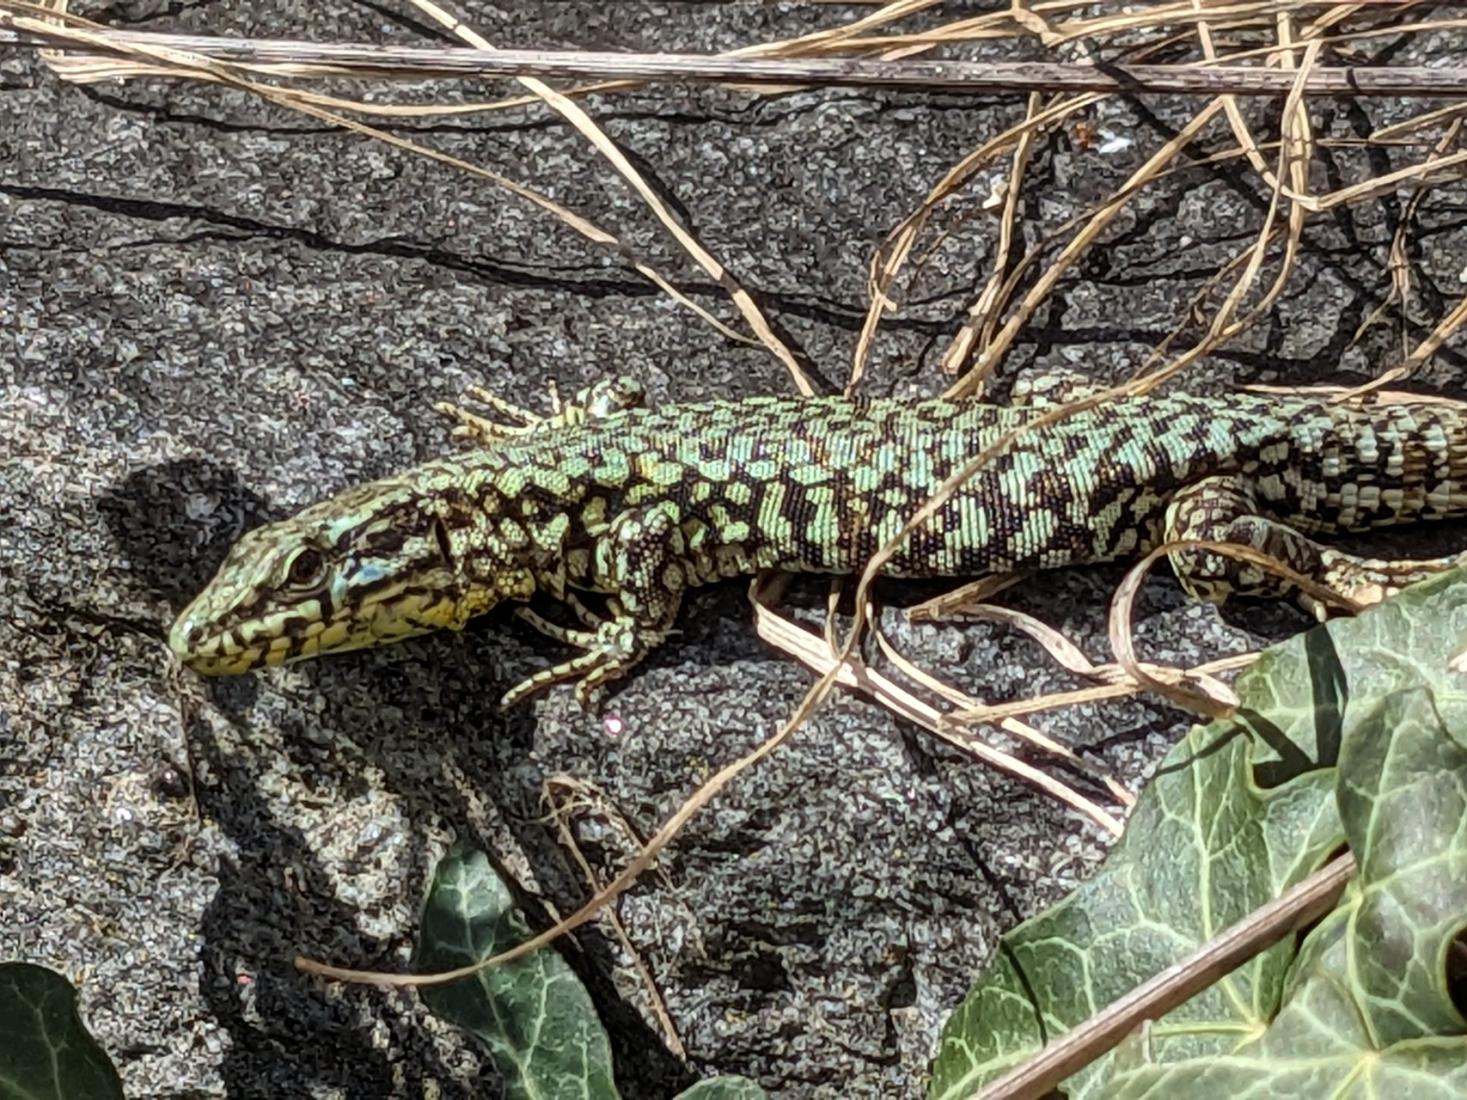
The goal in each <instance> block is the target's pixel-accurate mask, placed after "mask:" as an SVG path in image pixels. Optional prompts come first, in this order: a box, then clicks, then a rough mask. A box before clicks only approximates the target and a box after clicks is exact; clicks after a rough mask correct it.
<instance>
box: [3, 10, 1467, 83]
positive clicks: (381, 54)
mask: <svg viewBox="0 0 1467 1100" xmlns="http://www.w3.org/2000/svg"><path fill="white" fill-rule="evenodd" d="M0 18H4V17H3V14H0ZM0 45H15V46H36V47H45V48H48V49H64V50H67V51H69V52H75V51H78V50H81V51H82V52H86V53H96V52H98V50H99V48H100V47H102V46H111V45H115V46H116V48H117V49H118V51H119V52H125V51H126V50H128V49H135V48H137V47H155V48H156V47H166V48H168V49H173V50H187V51H189V52H190V53H197V54H201V55H203V56H205V57H209V58H212V59H214V60H216V61H228V62H232V63H235V64H241V65H258V66H265V65H268V66H288V67H290V68H289V69H287V70H285V71H286V72H288V73H289V75H292V76H321V77H324V76H371V77H376V78H402V79H412V80H420V79H422V78H423V77H441V78H460V77H542V78H545V79H567V78H572V79H582V80H658V81H671V82H675V83H714V84H748V85H753V86H764V85H771V84H772V85H779V86H782V87H788V86H805V87H811V86H818V87H828V86H859V87H867V88H916V89H922V90H925V91H937V90H942V91H949V92H966V93H970V94H974V95H980V94H981V95H992V94H993V93H995V92H1003V93H1013V94H1019V93H1028V92H1036V91H1043V92H1064V91H1068V92H1132V93H1134V92H1163V93H1169V94H1174V95H1244V96H1286V95H1288V94H1289V93H1290V92H1291V91H1292V90H1293V89H1294V76H1293V73H1291V72H1289V71H1287V70H1279V69H1265V68H1262V67H1255V66H1246V65H1216V66H1208V67H1197V66H1189V65H1119V64H1118V65H1109V64H1108V65H1105V66H1098V65H1091V64H1073V63H1066V62H1054V61H913V60H905V61H880V60H868V59H865V58H841V57H825V58H785V57H772V58H744V57H729V56H726V55H711V54H684V53H609V52H602V51H597V50H481V49H472V48H467V47H422V46H378V45H373V44H371V43H366V42H307V41H300V40H296V39H289V38H220V37H215V36H212V35H193V34H157V33H152V32H145V31H107V32H106V33H105V34H104V35H103V36H102V41H101V42H100V43H97V44H94V45H92V46H88V47H83V46H81V45H80V44H78V43H77V42H75V41H68V40H67V39H66V38H64V37H62V36H60V35H54V36H53V35H51V34H50V33H48V32H47V31H46V30H45V29H44V28H41V27H36V26H28V27H27V28H26V29H24V30H14V29H12V30H0ZM302 68H308V69H309V70H310V71H309V72H303V71H299V70H300V69H302ZM1303 90H1304V92H1305V94H1307V95H1347V96H1352V97H1353V96H1461V95H1464V94H1467V67H1461V66H1455V67H1444V68H1429V67H1427V66H1424V65H1386V66H1366V65H1362V66H1334V67H1319V68H1316V69H1314V70H1313V71H1312V72H1311V73H1310V74H1309V79H1308V81H1307V82H1306V83H1305V84H1304V88H1303Z"/></svg>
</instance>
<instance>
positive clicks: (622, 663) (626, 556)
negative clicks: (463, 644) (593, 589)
mask: <svg viewBox="0 0 1467 1100" xmlns="http://www.w3.org/2000/svg"><path fill="white" fill-rule="evenodd" d="M685 551H686V548H685V546H684V545H683V536H682V530H681V529H680V528H679V526H678V511H677V506H676V505H675V504H671V503H669V502H663V503H660V504H653V505H647V506H646V507H642V508H633V509H629V510H628V511H626V512H623V513H622V514H621V515H619V516H618V517H617V518H616V519H615V520H613V521H612V523H611V525H610V527H609V528H608V530H607V532H606V534H605V535H603V536H602V537H601V539H600V540H599V541H598V542H597V545H596V549H595V555H594V566H593V568H594V579H595V582H596V585H597V587H598V588H601V589H604V590H605V591H606V592H608V593H609V595H608V596H607V600H606V604H607V608H608V609H609V610H610V612H611V614H610V616H609V617H608V618H607V619H605V620H604V621H602V622H600V623H599V624H598V625H597V626H596V628H595V629H594V630H570V629H566V628H563V627H559V626H556V625H555V624H553V623H550V622H548V621H546V620H545V619H542V618H541V617H540V616H538V615H535V614H534V613H533V612H522V614H521V617H522V618H524V619H526V621H528V622H530V624H531V625H532V626H534V627H535V628H536V629H538V630H540V631H541V632H542V633H544V634H547V635H549V636H550V637H552V638H555V639H557V640H559V641H562V642H565V643H567V644H569V645H573V646H576V647H577V648H579V649H582V650H584V651H585V652H583V653H581V654H580V655H578V656H576V657H573V658H571V659H570V660H569V661H564V662H562V663H560V664H558V665H555V666H554V667H552V668H548V669H545V670H544V671H543V672H537V673H535V675H533V676H531V677H529V678H528V679H526V680H523V681H521V682H520V683H518V684H516V685H515V686H514V687H513V688H511V689H510V690H509V691H507V692H506V693H505V695H504V698H503V699H502V700H501V705H502V706H505V707H510V706H513V705H514V704H516V703H518V702H521V701H522V700H525V699H528V698H529V697H530V696H532V695H535V694H536V693H538V692H540V691H542V690H544V689H545V688H547V687H549V686H550V685H551V684H557V683H560V682H562V681H565V680H575V681H577V683H576V699H577V700H578V701H579V702H580V703H581V705H582V706H586V705H588V704H589V702H590V699H591V695H592V694H593V693H594V692H595V691H596V690H597V689H598V688H600V687H601V686H602V685H604V684H606V683H609V682H610V681H612V680H616V679H619V678H621V677H622V676H625V675H626V674H627V672H628V671H630V670H631V669H632V667H633V666H635V665H636V664H637V663H638V662H639V661H641V660H642V659H643V658H644V657H646V656H647V654H648V653H650V652H651V651H652V650H653V649H655V648H656V647H657V646H658V645H659V644H661V643H662V642H663V641H664V640H665V639H666V638H667V636H668V635H669V634H670V633H671V632H672V627H673V623H674V622H675V621H676V619H677V613H678V608H679V607H680V606H681V605H682V599H683V592H684V591H685V590H686V589H687V586H688V571H687V569H686V567H685V566H684V564H683V559H684V556H685ZM582 619H583V621H585V616H582Z"/></svg>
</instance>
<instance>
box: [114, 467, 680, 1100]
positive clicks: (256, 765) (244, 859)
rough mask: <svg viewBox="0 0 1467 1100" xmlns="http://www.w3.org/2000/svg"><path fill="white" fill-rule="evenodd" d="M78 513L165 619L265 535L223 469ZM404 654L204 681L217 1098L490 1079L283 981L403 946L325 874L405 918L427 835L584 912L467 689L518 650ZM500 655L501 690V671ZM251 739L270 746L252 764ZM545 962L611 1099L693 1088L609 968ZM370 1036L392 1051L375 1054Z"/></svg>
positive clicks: (193, 731)
mask: <svg viewBox="0 0 1467 1100" xmlns="http://www.w3.org/2000/svg"><path fill="white" fill-rule="evenodd" d="M98 508H99V511H100V513H101V515H102V516H103V517H104V519H105V521H106V523H107V525H108V527H109V530H110V532H111V535H112V537H113V539H114V541H115V542H116V544H117V545H118V547H119V549H120V550H121V551H122V553H123V555H125V557H126V558H127V560H128V561H129V562H131V565H132V569H133V571H134V575H135V577H136V580H137V583H138V584H139V585H141V586H142V587H144V588H146V589H147V590H149V591H150V592H151V593H152V594H153V595H155V596H157V597H161V598H162V599H164V600H166V601H167V602H168V604H169V605H170V606H171V607H172V608H173V609H174V610H175V611H176V610H179V609H181V607H182V606H183V604H184V603H185V602H186V601H187V600H188V599H189V598H191V597H192V596H193V595H194V594H195V593H196V592H197V591H198V590H199V588H200V587H201V586H202V585H203V584H205V583H206V582H207V580H208V579H209V577H210V576H212V574H213V571H214V570H215V569H217V567H218V565H219V563H220V561H221V560H222V559H223V557H224V555H225V554H226V553H227V551H228V548H229V546H230V545H232V544H233V542H234V541H235V539H236V538H237V537H238V535H239V534H240V533H242V532H243V531H244V530H247V529H249V528H251V527H253V526H255V525H257V524H258V523H259V522H262V521H264V520H267V519H270V518H274V517H273V510H272V509H270V508H269V507H267V506H266V504H265V502H264V501H263V500H261V498H260V497H258V496H257V495H255V494H254V493H252V492H251V491H249V490H248V489H247V488H245V487H244V486H243V485H242V484H241V483H240V482H239V480H238V477H237V475H236V474H235V473H234V472H233V471H231V470H227V469H224V468H221V467H217V466H214V465H212V464H208V463H203V462H199V461H189V462H177V463H169V464H165V465H161V466H154V467H151V468H145V469H143V470H139V471H137V472H135V473H133V474H132V475H131V476H130V477H128V478H127V479H126V480H125V481H124V482H122V483H121V484H119V485H117V486H115V487H113V489H111V490H110V491H109V492H107V493H106V494H105V495H104V496H103V497H102V498H101V499H100V500H99V502H98ZM476 633H479V632H476ZM424 642H425V643H427V644H425V645H423V646H420V647H396V650H386V651H374V652H365V653H360V654H352V655H345V656H344V657H343V658H341V659H339V660H337V661H330V662H315V663H308V664H306V665H302V666H299V668H298V675H297V674H295V673H293V674H292V675H291V677H290V682H289V683H288V684H286V685H281V684H280V683H278V682H272V681H269V680H264V679H261V678H258V677H243V678H239V679H232V680H211V681H205V684H206V687H205V692H206V694H207V699H208V702H209V704H211V706H210V707H209V708H207V709H208V710H212V711H213V712H214V713H213V714H212V715H210V714H208V713H206V712H201V713H199V714H197V715H194V716H193V717H192V718H191V719H190V720H188V721H187V722H186V730H187V738H188V745H189V751H190V753H191V755H192V762H193V769H192V772H193V793H194V797H195V799H196V802H197V805H198V810H199V815H200V818H201V820H202V821H204V822H206V823H208V824H212V825H214V826H217V828H218V829H219V830H221V831H222V833H223V834H224V836H225V838H227V841H228V845H229V846H230V847H232V850H233V858H230V857H229V856H225V855H222V854H221V855H219V856H216V857H215V858H217V859H218V867H217V877H218V882H219V887H218V890H217V891H216V892H215V895H214V897H213V898H212V899H211V900H210V901H209V903H208V905H207V907H206V909H205V911H204V914H203V917H202V920H201V922H200V927H199V930H198V936H199V943H200V947H199V963H200V982H199V988H200V996H201V998H202V1000H203V1002H204V1004H205V1006H206V1007H207V1010H208V1011H209V1012H210V1014H211V1015H212V1016H213V1017H214V1019H215V1020H216V1021H218V1023H219V1025H220V1026H222V1027H223V1028H225V1029H226V1030H227V1031H228V1032H229V1034H230V1040H231V1041H230V1044H229V1050H228V1052H227V1053H226V1054H224V1055H223V1057H222V1061H221V1065H220V1072H221V1075H222V1076H223V1078H224V1081H225V1084H226V1089H227V1093H228V1095H230V1096H237V1097H247V1096H267V1095H291V1094H299V1093H300V1092H301V1091H302V1090H303V1089H304V1088H305V1087H307V1085H306V1083H307V1082H309V1083H311V1084H313V1085H316V1086H319V1087H320V1088H323V1089H326V1090H340V1093H339V1094H341V1095H347V1096H376V1095H381V1094H382V1090H383V1088H384V1086H385V1084H386V1083H387V1082H393V1089H394V1091H406V1092H407V1093H408V1094H417V1093H419V1092H422V1091H423V1090H424V1088H425V1087H428V1084H427V1083H428V1082H429V1081H432V1082H433V1086H432V1087H436V1089H437V1090H438V1092H439V1094H440V1095H444V1096H448V1097H456V1096H462V1097H468V1096H471V1095H481V1094H482V1093H483V1090H484V1088H485V1087H486V1086H487V1085H488V1084H489V1083H490V1082H491V1081H492V1080H493V1079H494V1074H493V1072H492V1070H489V1069H488V1068H487V1066H488V1064H489V1063H488V1060H487V1059H485V1058H482V1057H481V1059H480V1064H481V1067H484V1068H481V1069H480V1071H479V1072H478V1074H477V1075H476V1076H469V1077H466V1074H465V1072H464V1070H463V1068H462V1066H461V1065H459V1064H455V1065H452V1066H450V1065H449V1064H448V1063H447V1062H446V1061H445V1060H444V1057H443V1055H442V1054H441V1053H440V1051H439V1048H438V1046H437V1045H435V1043H434V1041H433V1040H432V1037H431V1035H429V1034H428V1033H427V1032H426V1031H424V1029H423V1028H422V1027H421V1026H420V1024H421V1018H422V1016H423V1015H424V1014H425V1010H423V1009H422V1008H421V1007H419V1006H416V1005H415V1003H414V999H413V998H412V997H411V995H403V994H384V993H382V992H380V991H376V990H372V989H369V988H367V987H362V986H340V987H328V986H326V985H324V984H323V983H321V982H320V981H319V980H317V979H315V978H311V977H308V976H306V975H305V974H303V973H301V972H299V971H297V970H296V969H295V968H294V966H293V965H292V962H291V959H292V957H293V956H296V955H302V956H306V957H311V958H316V959H321V960H324V961H329V962H333V963H338V964H343V965H348V966H353V967H359V968H363V969H380V970H397V971H400V970H402V969H403V968H404V964H403V958H402V956H403V955H404V954H405V949H406V948H407V947H408V946H409V944H408V943H407V939H406V938H405V937H402V936H398V935H388V936H379V935H375V934H373V933H371V932H370V931H367V930H366V929H368V928H370V926H371V922H372V919H373V918H375V917H376V916H378V914H377V913H375V912H372V911H370V910H368V911H366V912H363V911H362V909H361V908H360V906H358V905H355V904H353V903H352V902H351V901H350V900H349V899H350V897H351V895H352V894H353V893H354V892H355V890H354V887H353V885H352V884H351V882H349V881H348V882H343V881H342V876H343V874H344V873H348V874H349V873H353V872H354V871H355V870H356V869H358V868H360V869H361V873H362V874H363V876H364V877H365V878H366V879H367V881H364V883H363V892H364V893H365V894H367V895H368V896H369V897H370V896H382V895H384V894H385V895H386V896H389V897H396V898H408V899H413V904H416V901H417V899H420V898H422V897H423V896H424V895H425V893H426V891H427V886H428V881H429V878H430V876H431V872H432V866H433V864H434V862H435V861H436V858H437V857H438V856H440V855H441V854H442V851H443V848H444V847H445V845H446V840H447V837H449V836H457V837H459V838H461V839H463V840H464V841H466V842H469V843H473V844H476V845H477V846H479V847H482V848H485V849H486V850H488V851H491V852H495V853H497V855H503V853H504V851H505V849H506V848H508V849H510V850H512V851H513V852H514V853H515V856H516V858H517V859H518V860H520V861H522V862H521V863H520V866H522V867H523V866H528V868H529V871H530V874H531V876H532V877H533V880H534V881H535V883H536V884H537V887H538V889H539V890H540V891H542V893H543V895H544V896H545V897H546V898H548V899H550V900H551V901H553V903H554V906H555V907H556V908H558V909H559V911H561V912H569V911H571V910H573V909H574V908H575V907H576V905H577V904H579V902H580V901H581V900H583V898H584V897H585V894H586V888H585V886H584V883H583V882H582V881H581V880H580V879H579V877H578V876H577V875H576V874H575V873H574V872H573V871H572V869H571V868H570V866H569V865H568V862H567V860H566V859H565V857H564V855H563V853H562V852H561V850H560V848H559V845H558V842H557V838H556V835H555V831H554V827H553V825H551V824H549V823H546V822H544V821H543V820H542V818H543V808H542V807H541V805H540V803H539V797H540V786H541V782H542V780H543V778H544V777H543V774H542V767H541V765H540V763H539V762H537V761H536V760H535V759H534V755H533V752H532V749H533V741H534V734H535V727H534V722H533V719H532V718H531V717H530V715H529V713H528V712H526V711H521V712H518V713H514V714H510V715H504V714H501V713H500V712H499V710H498V708H497V705H496V700H497V696H498V694H499V689H496V688H494V687H493V686H492V685H487V684H486V683H485V676H484V674H483V658H486V657H487V658H489V659H491V660H492V659H493V658H495V657H499V658H500V659H503V658H504V656H506V654H505V651H504V649H503V645H507V646H509V647H510V649H511V650H513V649H514V648H515V647H516V646H523V644H524V639H523V638H520V637H517V636H515V635H514V633H513V632H510V633H509V635H508V636H507V640H506V641H505V642H504V643H503V645H501V646H500V647H499V651H498V653H496V652H495V648H494V645H493V644H492V643H491V642H490V641H489V639H487V638H478V637H475V638H472V639H468V640H464V639H454V638H446V639H436V640H435V639H425V640H424ZM483 651H487V652H483ZM511 656H512V658H513V660H514V664H513V667H515V669H516V670H518V668H519V667H520V665H519V660H518V658H519V656H520V655H519V654H518V653H512V654H511ZM183 703H184V706H185V708H186V712H187V709H190V708H189V707H188V704H189V700H187V699H185V700H184V701H183ZM266 726H268V727H270V728H271V736H270V737H269V738H268V742H269V743H268V744H265V745H261V744H259V742H260V740H261V738H260V737H259V733H260V727H266ZM271 746H273V747H271ZM282 753H283V754H284V756H285V758H286V759H285V762H284V763H283V764H282V761H281V759H280V756H281V754H282ZM282 774H283V775H285V776H288V777H289V780H288V781H289V782H290V783H291V784H292V797H300V793H299V788H300V787H302V786H304V787H305V788H306V789H307V790H309V791H310V792H311V795H312V796H313V797H312V799H311V800H312V801H313V802H315V803H316V806H315V808H316V809H318V810H319V808H320V807H321V805H322V804H323V803H325V802H326V801H328V800H329V802H330V804H331V805H332V807H333V810H332V813H331V816H330V820H331V821H332V822H333V824H332V825H330V826H327V827H325V828H324V830H323V827H322V826H321V825H320V824H319V821H320V817H319V815H312V814H311V813H310V812H309V811H308V812H307V813H306V814H304V815H303V817H302V821H301V822H300V823H297V822H294V821H291V820H288V819H287V818H286V817H284V816H283V815H282V814H281V812H280V796H279V795H278V794H277V795H276V796H275V797H274V798H273V799H272V797H271V795H272V793H273V792H272V791H271V790H270V786H271V784H272V783H274V782H276V779H275V778H274V777H276V776H279V775H282ZM369 775H375V776H376V777H377V778H374V779H371V780H369V779H368V778H367V777H368V776H369ZM338 803H339V804H340V805H341V808H340V810H339V811H338V810H337V809H336V808H335V807H336V806H337V805H338ZM384 804H385V808H387V809H389V810H395V812H396V815H397V816H399V817H400V819H401V820H402V821H403V822H405V823H406V824H407V826H408V830H407V833H408V835H407V836H406V837H404V836H402V835H401V834H400V831H399V830H400V827H399V829H394V828H393V827H392V826H391V825H390V824H388V825H375V824H374V823H375V820H376V817H377V813H376V812H375V811H377V810H378V808H379V807H380V806H382V805H384ZM313 820H314V821H316V822H318V824H317V825H316V826H314V827H310V826H308V825H307V824H306V823H307V822H310V821H313ZM358 826H361V827H358ZM353 828H356V833H355V834H353V833H352V830H353ZM308 830H309V831H308ZM343 834H348V835H343ZM192 840H193V843H198V838H197V837H195V838H192ZM384 845H385V846H386V847H387V848H392V847H395V846H396V847H399V851H398V852H397V853H396V854H394V855H392V856H391V859H390V863H389V862H388V861H387V859H386V857H383V856H381V854H380V853H379V852H378V851H377V850H376V849H379V848H382V847H383V846H384ZM323 846H325V847H329V848H331V849H332V850H333V855H334V857H335V858H334V859H333V860H332V862H331V864H330V865H329V866H328V864H327V863H325V862H323V860H322V859H321V857H320V856H319V855H318V852H319V850H320V849H321V848H322V847H323ZM223 847H224V846H222V845H221V846H219V847H216V849H215V850H216V851H221V850H222V848H223ZM343 850H344V854H343ZM402 867H407V868H411V869H412V870H411V872H410V876H409V880H408V881H397V882H392V883H390V884H386V885H388V886H390V889H384V884H383V883H381V882H380V881H379V882H378V883H377V884H376V885H375V888H374V885H373V883H372V882H371V881H370V878H371V876H373V875H374V874H377V875H380V874H382V873H383V870H384V868H385V869H387V870H391V869H393V868H402ZM343 868H345V869H346V870H345V871H344V870H343ZM374 868H376V870H375V871H374ZM510 881H511V886H512V888H515V889H516V893H517V898H518V901H519V903H520V905H521V908H522V910H523V911H524V912H525V914H526V917H527V918H528V920H529V923H530V924H531V926H532V927H535V928H537V929H538V928H544V927H547V926H548V925H550V924H551V923H553V917H552V916H551V907H550V905H549V904H547V903H546V902H545V901H542V900H540V898H539V897H537V896H536V895H534V894H531V893H529V892H527V891H526V890H524V889H522V888H518V887H517V886H516V885H515V884H514V883H513V881H512V879H511V880H510ZM561 946H562V949H563V951H562V953H563V954H564V955H565V957H566V958H567V961H569V962H570V963H571V965H572V967H573V968H574V969H576V970H577V972H578V973H579V975H580V977H581V978H582V980H583V981H584V982H585V983H586V985H587V988H588V989H589V990H590V992H591V996H592V998H593V1001H594V1003H595V1004H596V1008H597V1011H598V1014H599V1015H600V1017H601V1020H602V1023H603V1024H604V1025H605V1026H606V1028H607V1031H608V1034H609V1036H610V1038H611V1043H612V1049H613V1051H614V1052H615V1057H616V1078H617V1081H618V1083H619V1084H620V1085H621V1086H622V1087H623V1088H624V1089H625V1092H626V1094H627V1095H638V1096H660V1095H671V1094H672V1093H674V1092H676V1091H678V1090H679V1089H681V1088H683V1087H686V1086H687V1085H688V1084H689V1083H691V1080H692V1074H690V1073H689V1071H688V1070H686V1069H685V1068H684V1067H683V1066H682V1065H681V1064H680V1063H678V1062H677V1061H676V1059H675V1058H674V1057H673V1056H672V1055H671V1053H670V1052H668V1051H667V1050H666V1048H665V1046H664V1044H663V1042H662V1040H661V1038H660V1036H658V1035H657V1034H655V1033H654V1032H652V1031H651V1029H649V1028H648V1027H647V1026H646V1024H645V1023H644V1022H643V1021H642V1018H641V1016H640V1015H639V1013H638V1012H637V1010H636V1008H635V1007H634V1006H632V1005H631V1004H629V1003H628V1002H627V1001H626V1000H625V998H624V997H622V996H621V995H620V994H619V993H618V992H617V991H616V989H615V987H614V985H613V980H612V975H613V972H614V969H615V960H616V959H617V957H618V955H619V951H618V950H617V949H616V948H615V947H614V946H613V945H611V944H609V943H608V942H606V940H605V939H604V938H603V937H602V936H601V934H600V933H599V932H598V931H595V930H592V929H586V928H583V929H581V930H580V931H579V932H578V933H577V934H576V937H575V939H574V943H573V944H572V943H571V941H569V940H567V941H563V942H562V945H561ZM388 999H390V1000H392V1001H393V1002H394V1003H392V1004H391V1005H387V1004H384V1000H388ZM383 1029H386V1031H387V1032H389V1033H390V1036H391V1037H390V1039H389V1040H388V1041H387V1042H385V1043H384V1042H383V1036H382V1034H381V1032H382V1031H383ZM394 1048H395V1051H396V1053H395V1056H393V1055H394Z"/></svg>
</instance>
